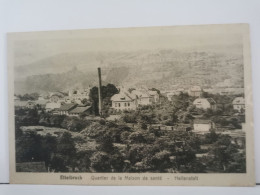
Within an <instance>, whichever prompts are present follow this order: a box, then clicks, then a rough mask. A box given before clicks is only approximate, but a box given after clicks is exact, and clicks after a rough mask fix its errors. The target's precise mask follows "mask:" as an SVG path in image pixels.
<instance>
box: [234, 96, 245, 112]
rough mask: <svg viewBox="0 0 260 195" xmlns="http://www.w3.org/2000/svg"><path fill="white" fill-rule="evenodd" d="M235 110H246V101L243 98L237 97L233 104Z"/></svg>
mask: <svg viewBox="0 0 260 195" xmlns="http://www.w3.org/2000/svg"><path fill="white" fill-rule="evenodd" d="M232 104H233V109H234V110H237V111H239V112H241V110H242V109H245V99H244V98H243V97H236V98H235V99H234V100H233V102H232Z"/></svg>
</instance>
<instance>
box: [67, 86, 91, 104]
mask: <svg viewBox="0 0 260 195" xmlns="http://www.w3.org/2000/svg"><path fill="white" fill-rule="evenodd" d="M84 99H87V100H88V99H89V89H76V90H70V91H69V95H68V96H66V97H65V102H75V103H78V104H81V101H82V100H84Z"/></svg>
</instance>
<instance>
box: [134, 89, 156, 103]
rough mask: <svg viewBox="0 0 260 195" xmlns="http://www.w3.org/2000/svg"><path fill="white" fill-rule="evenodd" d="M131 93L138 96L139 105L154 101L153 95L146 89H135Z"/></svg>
mask: <svg viewBox="0 0 260 195" xmlns="http://www.w3.org/2000/svg"><path fill="white" fill-rule="evenodd" d="M131 94H132V95H133V96H135V97H136V100H137V104H138V105H151V104H152V103H153V97H152V96H151V95H150V94H149V92H148V91H146V90H133V91H132V93H131Z"/></svg>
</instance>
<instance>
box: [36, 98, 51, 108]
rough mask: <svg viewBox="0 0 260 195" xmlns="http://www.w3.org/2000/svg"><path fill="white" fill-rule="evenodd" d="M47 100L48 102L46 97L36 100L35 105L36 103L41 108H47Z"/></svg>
mask: <svg viewBox="0 0 260 195" xmlns="http://www.w3.org/2000/svg"><path fill="white" fill-rule="evenodd" d="M47 102H48V101H47V100H45V99H38V100H36V101H34V103H35V105H36V106H39V107H40V108H45V107H46V104H47Z"/></svg>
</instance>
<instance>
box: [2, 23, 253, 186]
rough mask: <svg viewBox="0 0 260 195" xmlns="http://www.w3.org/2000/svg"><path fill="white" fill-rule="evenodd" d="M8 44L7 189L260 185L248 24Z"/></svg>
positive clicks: (26, 36)
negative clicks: (256, 169)
mask: <svg viewBox="0 0 260 195" xmlns="http://www.w3.org/2000/svg"><path fill="white" fill-rule="evenodd" d="M7 38H8V74H9V75H8V76H9V142H10V183H19V184H65V185H66V184H70V185H71V184H74V185H147V186H148V185H169V186H171V185H177V186H178V185H184V186H254V185H255V172H254V136H253V134H254V128H253V102H252V82H251V80H252V79H251V60H250V58H251V57H250V39H249V26H248V24H219V25H198V26H196V25H194V26H165V27H139V28H118V29H87V30H66V31H46V32H17V33H9V34H8V35H7Z"/></svg>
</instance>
